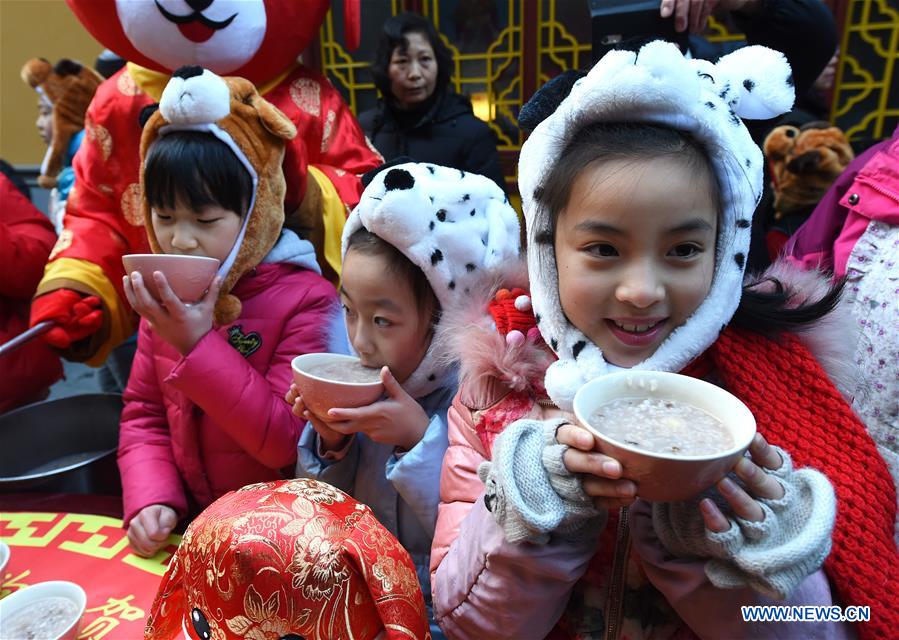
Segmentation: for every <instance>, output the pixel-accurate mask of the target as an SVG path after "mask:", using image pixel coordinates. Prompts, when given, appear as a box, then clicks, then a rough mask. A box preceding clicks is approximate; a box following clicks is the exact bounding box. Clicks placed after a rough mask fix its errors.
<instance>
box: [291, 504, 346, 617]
mask: <svg viewBox="0 0 899 640" xmlns="http://www.w3.org/2000/svg"><path fill="white" fill-rule="evenodd" d="M316 525H317V526H316ZM309 529H310V530H315V529H318V531H319V533H318V534H317V535H312V536H307V537H302V538H298V539H297V540H296V542H295V543H294V553H293V557H292V559H291V562H290V564H289V565H288V566H287V572H288V573H290V574H291V576H292V583H293V588H294V589H297V590H300V589H302V592H303V595H304V596H305V597H307V598H309V599H310V600H324V599H327V598H329V597H331V595H332V594H333V593H334V591H335V589H342V587H343V583H345V582H346V581H347V580H349V578H350V570H349V568H348V567H347V565H346V563H344V561H343V557H342V550H341V548H340V546H339V545H338V544H335V542H334V540H339V539H341V538H342V537H343V536H342V535H341V533H342V532H341V530H340V528H339V527H335V526H334V525H333V524H328V525H325V526H322V525H321V523H320V521H317V520H316V521H313V522H312V523H310V525H309Z"/></svg>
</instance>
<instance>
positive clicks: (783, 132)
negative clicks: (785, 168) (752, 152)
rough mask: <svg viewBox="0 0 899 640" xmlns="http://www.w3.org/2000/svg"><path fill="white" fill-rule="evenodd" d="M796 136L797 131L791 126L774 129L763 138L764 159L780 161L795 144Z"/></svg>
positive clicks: (786, 125)
mask: <svg viewBox="0 0 899 640" xmlns="http://www.w3.org/2000/svg"><path fill="white" fill-rule="evenodd" d="M798 136H799V129H797V128H796V127H794V126H793V125H789V124H785V125H781V126H779V127H774V128H773V129H772V130H771V133H769V134H768V135H767V136H766V137H765V144H764V151H765V157H766V158H768V160H769V161H773V162H777V161H782V160H783V159H784V158H785V157H786V156H787V154H788V153H789V152H790V150H791V149H792V148H793V146H794V145H795V144H796V138H797V137H798Z"/></svg>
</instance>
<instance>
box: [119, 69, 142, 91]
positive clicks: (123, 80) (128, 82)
mask: <svg viewBox="0 0 899 640" xmlns="http://www.w3.org/2000/svg"><path fill="white" fill-rule="evenodd" d="M116 88H117V89H118V90H119V93H121V94H122V95H126V96H139V95H140V94H141V90H140V88H139V87H138V86H137V83H136V82H134V78H132V77H131V74H130V73H128V72H127V71H125V72H124V73H123V74H122V75H120V76H119V79H118V81H117V82H116Z"/></svg>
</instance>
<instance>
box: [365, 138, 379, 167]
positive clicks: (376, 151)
mask: <svg viewBox="0 0 899 640" xmlns="http://www.w3.org/2000/svg"><path fill="white" fill-rule="evenodd" d="M364 137H365V144H366V145H368V149H369V151H371V152H372V153H373V154H375V156H376V157H377V158H378V161H379V162H380V163H381V164H384V156H382V155H381V152H380V151H378V150H377V149H375V145H373V144H372V143H371V140H369V139H368V136H364Z"/></svg>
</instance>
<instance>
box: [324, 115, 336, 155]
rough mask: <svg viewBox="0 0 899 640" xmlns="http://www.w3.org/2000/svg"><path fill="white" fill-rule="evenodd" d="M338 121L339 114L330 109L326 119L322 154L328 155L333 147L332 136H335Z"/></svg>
mask: <svg viewBox="0 0 899 640" xmlns="http://www.w3.org/2000/svg"><path fill="white" fill-rule="evenodd" d="M335 120H337V114H336V113H334V110H333V109H328V116H327V117H326V118H325V126H324V130H323V131H322V153H327V152H328V148H329V147H330V146H331V136H332V135H334V121H335Z"/></svg>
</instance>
